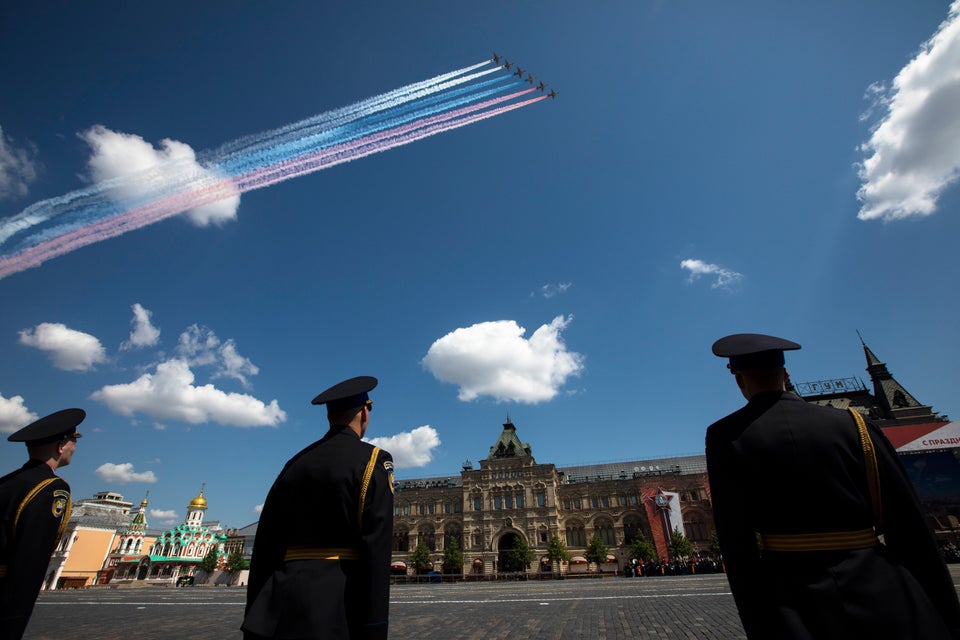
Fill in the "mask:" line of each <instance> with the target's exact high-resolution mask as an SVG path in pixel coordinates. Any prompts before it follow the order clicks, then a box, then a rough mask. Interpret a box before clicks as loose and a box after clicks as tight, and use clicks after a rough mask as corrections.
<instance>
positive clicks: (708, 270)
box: [680, 260, 743, 289]
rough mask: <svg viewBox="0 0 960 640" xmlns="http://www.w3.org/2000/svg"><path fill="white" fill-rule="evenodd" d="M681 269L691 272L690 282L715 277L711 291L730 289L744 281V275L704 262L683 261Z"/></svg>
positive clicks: (711, 284)
mask: <svg viewBox="0 0 960 640" xmlns="http://www.w3.org/2000/svg"><path fill="white" fill-rule="evenodd" d="M680 268H681V269H686V270H687V271H689V272H690V277H689V281H690V282H693V281H694V280H696V279H697V278H699V277H700V276H715V279H714V281H713V282H711V283H710V288H711V289H725V288H726V289H729V288H731V287H733V286H734V285H735V284H737V283H738V282H740V281H741V280H743V274H741V273H737V272H736V271H732V270H730V269H727V268H725V267H721V266H720V265H718V264H708V263H706V262H704V261H703V260H683V261H681V262H680Z"/></svg>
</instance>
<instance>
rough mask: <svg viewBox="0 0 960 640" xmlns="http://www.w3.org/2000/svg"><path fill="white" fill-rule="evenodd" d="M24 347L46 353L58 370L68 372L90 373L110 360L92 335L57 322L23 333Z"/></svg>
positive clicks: (21, 336)
mask: <svg viewBox="0 0 960 640" xmlns="http://www.w3.org/2000/svg"><path fill="white" fill-rule="evenodd" d="M20 343H21V344H25V345H27V346H29V347H36V348H37V349H40V350H41V351H46V352H47V353H48V355H49V356H50V359H51V360H52V361H53V364H54V366H56V367H57V368H58V369H63V370H64V371H88V370H90V369H92V368H93V367H94V365H96V364H99V363H101V362H104V361H105V360H106V359H107V356H106V351H104V349H103V346H102V345H101V344H100V341H99V340H97V339H96V338H95V337H94V336H92V335H90V334H89V333H83V332H82V331H76V330H74V329H70V328H69V327H67V326H65V325H63V324H60V323H54V322H44V323H41V324H38V325H37V326H36V327H34V328H33V329H24V330H23V331H21V332H20Z"/></svg>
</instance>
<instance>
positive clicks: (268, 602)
mask: <svg viewBox="0 0 960 640" xmlns="http://www.w3.org/2000/svg"><path fill="white" fill-rule="evenodd" d="M376 385H377V379H376V378H372V377H369V376H361V377H358V378H351V379H350V380H346V381H344V382H341V383H340V384H337V385H335V386H333V387H331V388H329V389H327V390H326V391H324V392H323V393H321V394H320V395H318V396H317V397H316V398H314V399H313V404H326V405H327V418H328V420H329V422H330V430H329V431H328V432H327V434H326V435H325V436H323V438H322V439H320V440H319V441H317V442H315V443H313V444H312V445H310V446H309V447H307V448H306V449H304V450H303V451H301V452H300V453H298V454H297V455H295V456H294V457H293V458H292V459H291V460H290V461H289V462H287V464H286V466H284V468H283V470H282V471H281V472H280V475H279V477H277V479H276V481H275V482H274V483H273V487H271V489H270V492H269V493H268V494H267V499H266V502H265V503H264V505H263V511H262V512H261V514H260V522H259V524H258V526H257V535H256V539H255V540H254V546H253V557H252V559H251V562H250V583H249V585H248V587H247V607H246V615H245V617H244V621H243V626H242V629H243V631H244V638H245V639H246V640H256V639H259V638H291V639H295V638H302V639H309V638H324V639H327V638H331V639H333V638H349V639H351V640H357V639H370V640H374V639H385V638H386V637H387V606H388V603H389V598H390V550H391V537H392V533H393V459H392V458H391V457H390V454H389V453H387V452H386V451H382V450H380V449H379V448H377V447H374V446H373V445H371V444H368V443H366V442H363V441H362V440H361V438H362V437H363V435H364V434H365V433H366V430H367V424H368V422H369V420H370V412H371V411H372V410H373V403H372V401H371V400H370V398H369V397H368V395H367V392H368V391H370V390H371V389H373V388H374V387H375V386H376Z"/></svg>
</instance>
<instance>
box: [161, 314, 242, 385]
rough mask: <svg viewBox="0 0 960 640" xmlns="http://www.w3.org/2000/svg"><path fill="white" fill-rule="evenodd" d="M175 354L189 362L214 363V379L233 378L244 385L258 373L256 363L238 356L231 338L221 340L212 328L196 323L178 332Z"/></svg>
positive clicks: (199, 364) (192, 363)
mask: <svg viewBox="0 0 960 640" xmlns="http://www.w3.org/2000/svg"><path fill="white" fill-rule="evenodd" d="M177 354H178V355H179V356H180V357H181V358H183V359H184V360H186V361H187V362H188V363H189V364H191V365H195V366H206V365H217V366H218V368H217V371H216V373H214V374H213V377H214V378H233V379H235V380H238V381H239V382H240V383H241V384H242V385H243V386H244V387H249V386H250V381H249V380H248V379H247V376H255V375H257V374H258V373H260V368H259V367H257V365H255V364H253V362H251V361H250V359H249V358H245V357H243V356H241V355H240V353H239V352H238V351H237V343H236V342H235V341H234V340H233V339H229V340H227V341H226V342H221V341H220V338H218V337H217V334H215V333H214V332H213V331H211V330H210V329H208V328H207V327H201V326H199V325H196V324H194V325H191V326H189V327H187V330H186V331H184V332H183V333H181V334H180V341H179V343H178V344H177Z"/></svg>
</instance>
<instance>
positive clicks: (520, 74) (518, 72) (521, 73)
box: [513, 67, 523, 80]
mask: <svg viewBox="0 0 960 640" xmlns="http://www.w3.org/2000/svg"><path fill="white" fill-rule="evenodd" d="M513 75H515V76H519V77H520V79H521V80H523V69H521V68H520V67H517V71H516V73H514V74H513Z"/></svg>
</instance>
